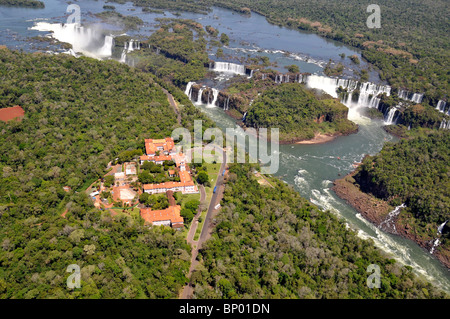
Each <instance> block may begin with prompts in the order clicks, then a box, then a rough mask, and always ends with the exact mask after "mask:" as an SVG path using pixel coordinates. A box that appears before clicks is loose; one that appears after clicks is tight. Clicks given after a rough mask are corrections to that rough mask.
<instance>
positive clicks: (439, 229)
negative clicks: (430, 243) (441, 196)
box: [438, 220, 448, 234]
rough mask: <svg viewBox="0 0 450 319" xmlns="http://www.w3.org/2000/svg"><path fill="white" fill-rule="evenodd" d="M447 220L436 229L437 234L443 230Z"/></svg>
mask: <svg viewBox="0 0 450 319" xmlns="http://www.w3.org/2000/svg"><path fill="white" fill-rule="evenodd" d="M447 222H448V220H446V221H445V222H443V223H442V224H441V225H440V226H439V227H438V233H439V234H442V230H443V229H444V226H445V224H447Z"/></svg>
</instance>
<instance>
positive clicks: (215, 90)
mask: <svg viewBox="0 0 450 319" xmlns="http://www.w3.org/2000/svg"><path fill="white" fill-rule="evenodd" d="M211 90H212V91H213V100H212V102H211V103H209V97H208V104H207V107H216V103H217V98H218V97H219V90H217V89H214V88H211Z"/></svg>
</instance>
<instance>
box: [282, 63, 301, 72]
mask: <svg viewBox="0 0 450 319" xmlns="http://www.w3.org/2000/svg"><path fill="white" fill-rule="evenodd" d="M285 68H286V69H287V70H288V71H289V72H291V73H299V72H300V68H299V66H298V65H295V64H292V65H288V66H285Z"/></svg>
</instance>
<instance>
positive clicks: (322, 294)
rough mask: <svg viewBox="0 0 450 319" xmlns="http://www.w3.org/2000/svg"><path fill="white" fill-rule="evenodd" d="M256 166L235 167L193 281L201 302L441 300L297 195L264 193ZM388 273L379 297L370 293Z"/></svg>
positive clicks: (284, 190) (282, 189)
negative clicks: (373, 274)
mask: <svg viewBox="0 0 450 319" xmlns="http://www.w3.org/2000/svg"><path fill="white" fill-rule="evenodd" d="M254 169H255V167H252V166H251V165H250V164H246V165H242V164H231V165H230V169H229V173H228V175H227V183H226V187H225V193H224V199H223V201H222V204H223V208H222V210H221V212H220V213H219V215H218V216H217V226H216V228H215V232H214V234H213V237H212V238H211V239H210V240H209V241H208V242H206V243H205V245H204V246H203V247H202V249H201V250H200V252H199V253H200V260H202V261H203V264H202V265H200V266H199V267H198V268H197V269H196V270H195V271H194V273H193V275H192V282H193V283H194V285H195V295H194V296H195V297H197V298H225V299H227V298H440V297H444V295H442V294H441V293H440V292H438V291H437V290H435V288H433V287H432V286H431V285H430V284H428V283H424V282H421V281H419V280H417V279H416V277H415V275H413V274H412V272H411V267H403V266H401V265H399V264H398V263H396V262H395V260H393V259H389V258H386V257H385V256H383V255H382V253H381V252H380V251H379V250H378V249H377V248H376V247H375V246H374V244H373V243H371V242H370V241H367V240H362V239H360V238H359V237H358V236H357V235H356V233H355V232H353V231H351V230H349V229H347V227H346V224H345V223H344V222H343V221H342V220H338V218H337V217H336V216H334V215H333V214H332V213H331V212H329V211H327V212H324V211H321V210H319V209H318V208H317V207H315V206H314V205H312V204H311V203H309V202H308V201H307V200H305V199H303V198H302V197H301V196H300V195H299V194H298V193H297V192H296V191H295V190H294V189H293V188H292V187H290V186H288V185H286V184H284V183H283V182H281V181H279V180H277V179H274V178H269V177H266V178H269V181H270V184H271V186H269V185H268V186H262V185H260V184H259V183H258V180H257V178H256V177H255V174H254ZM370 264H376V265H378V266H379V267H380V269H381V287H380V289H369V288H368V287H367V285H366V280H367V272H366V270H367V267H368V266H369V265H370Z"/></svg>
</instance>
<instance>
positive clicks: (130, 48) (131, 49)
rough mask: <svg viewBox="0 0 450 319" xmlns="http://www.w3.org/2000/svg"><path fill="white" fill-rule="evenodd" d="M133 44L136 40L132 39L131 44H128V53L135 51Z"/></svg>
mask: <svg viewBox="0 0 450 319" xmlns="http://www.w3.org/2000/svg"><path fill="white" fill-rule="evenodd" d="M133 42H134V40H133V39H131V40H130V42H129V43H128V49H127V51H128V52H132V51H134V47H133Z"/></svg>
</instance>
